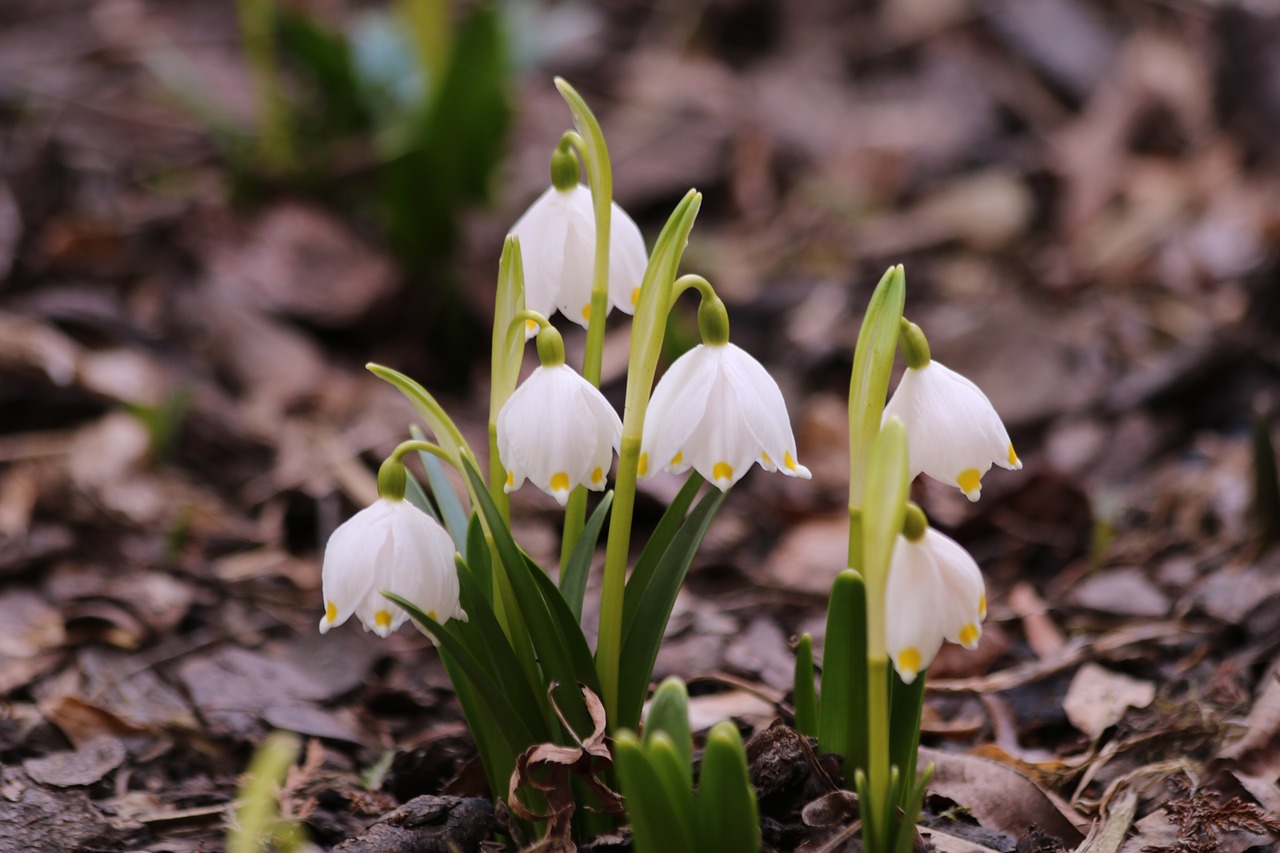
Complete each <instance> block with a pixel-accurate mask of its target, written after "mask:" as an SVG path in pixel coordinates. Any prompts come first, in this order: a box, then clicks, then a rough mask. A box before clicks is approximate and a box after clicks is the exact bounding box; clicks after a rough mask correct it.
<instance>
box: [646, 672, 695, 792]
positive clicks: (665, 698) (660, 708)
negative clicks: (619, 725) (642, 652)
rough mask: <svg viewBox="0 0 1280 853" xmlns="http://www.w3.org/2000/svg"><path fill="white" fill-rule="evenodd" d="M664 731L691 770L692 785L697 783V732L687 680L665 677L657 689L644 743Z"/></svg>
mask: <svg viewBox="0 0 1280 853" xmlns="http://www.w3.org/2000/svg"><path fill="white" fill-rule="evenodd" d="M658 732H662V733H664V734H666V735H667V737H669V738H670V739H671V743H672V745H674V746H675V748H676V749H677V750H678V751H679V753H680V764H681V766H683V767H685V768H686V769H687V770H688V775H689V779H688V784H689V786H690V787H692V786H693V732H692V731H691V730H690V728H689V691H688V689H687V688H686V687H685V686H684V682H683V681H681V680H680V679H678V678H676V677H674V676H672V677H671V678H667V679H664V680H663V682H662V683H661V684H659V685H658V689H657V690H655V691H654V692H653V701H651V702H650V703H649V715H648V716H647V717H645V721H644V741H643V742H644V745H645V746H646V747H648V745H649V743H650V741H652V740H653V737H654V735H656V734H657V733H658Z"/></svg>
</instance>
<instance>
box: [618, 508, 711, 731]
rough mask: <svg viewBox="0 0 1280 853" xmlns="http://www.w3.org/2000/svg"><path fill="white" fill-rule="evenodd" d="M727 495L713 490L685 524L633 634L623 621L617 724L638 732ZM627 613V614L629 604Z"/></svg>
mask: <svg viewBox="0 0 1280 853" xmlns="http://www.w3.org/2000/svg"><path fill="white" fill-rule="evenodd" d="M724 496H725V493H724V492H722V491H720V490H719V489H711V490H710V491H709V492H708V493H707V494H706V496H704V497H703V499H702V500H701V501H700V502H699V503H698V506H697V508H696V509H694V511H693V512H692V513H690V514H689V517H688V518H686V519H685V520H684V523H683V524H682V525H680V530H679V531H678V532H677V533H676V535H675V536H674V537H672V540H671V544H670V545H669V546H668V547H667V549H666V551H665V552H664V553H663V555H662V557H661V559H660V560H659V561H658V563H657V566H656V567H655V569H654V572H653V577H652V579H651V580H650V582H649V584H648V585H647V586H645V587H644V588H642V589H641V590H638V591H637V595H638V598H639V601H638V602H637V604H636V609H635V616H634V618H632V620H631V627H630V630H627V628H626V625H627V622H626V620H625V618H624V620H623V626H624V627H623V630H624V632H625V633H624V634H623V637H622V656H621V660H620V666H619V678H618V720H617V721H615V726H620V727H627V728H632V727H634V726H635V725H636V724H637V723H638V722H639V720H640V708H641V705H643V703H644V697H645V694H646V693H647V692H648V690H649V676H650V675H652V673H653V662H654V661H655V660H656V659H657V657H658V646H659V645H661V643H662V635H663V634H664V633H665V632H666V629H667V620H668V619H670V618H671V608H672V607H673V606H674V605H675V601H676V595H677V594H679V592H680V587H681V586H682V585H683V584H684V579H685V576H686V575H687V574H688V572H689V564H690V563H692V562H693V556H694V554H696V553H697V551H698V546H699V545H700V544H702V537H703V536H705V535H706V533H707V528H708V527H709V526H710V525H711V519H712V518H714V517H715V514H716V510H718V509H719V508H720V504H722V503H723V502H724ZM632 593H633V591H632V589H631V586H630V584H628V586H627V590H626V598H627V599H630V598H631V596H632ZM623 612H624V613H625V612H626V603H625V601H624V605H623Z"/></svg>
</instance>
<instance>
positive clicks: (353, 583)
mask: <svg viewBox="0 0 1280 853" xmlns="http://www.w3.org/2000/svg"><path fill="white" fill-rule="evenodd" d="M454 554H455V549H454V546H453V540H452V539H451V538H449V534H448V533H446V532H445V530H444V528H442V527H441V526H440V525H439V523H437V522H436V520H435V519H433V518H431V517H430V516H429V515H427V514H426V513H424V512H422V510H420V509H418V508H417V507H415V506H413V505H412V504H410V503H409V502H408V501H404V500H393V499H391V498H385V497H384V498H379V499H378V500H377V501H375V502H374V503H373V504H371V505H369V506H368V507H365V508H364V509H362V510H360V512H358V513H356V514H355V515H353V516H352V517H351V518H349V519H347V521H346V522H344V523H343V524H342V525H340V526H339V527H338V529H337V530H335V531H333V535H332V536H330V537H329V544H328V545H327V546H326V547H325V549H324V567H323V569H322V570H321V574H322V580H323V587H324V606H325V613H324V616H322V617H321V618H320V633H321V634H324V633H326V632H327V631H328V630H329V629H330V628H333V627H334V626H336V625H341V624H342V623H343V622H346V621H347V620H348V619H349V618H351V615H352V614H355V616H356V618H357V619H359V620H360V622H361V623H362V624H363V625H364V628H365V630H366V631H373V632H375V633H376V634H378V636H380V637H386V636H388V635H390V634H391V632H392V631H395V630H396V629H397V628H399V627H400V626H401V625H402V624H404V621H405V620H406V619H408V618H409V614H407V613H406V612H405V611H404V610H403V609H402V608H400V607H399V606H397V605H396V604H393V603H392V602H391V601H389V600H388V599H387V598H386V597H385V596H383V595H382V590H386V591H387V592H394V593H395V594H396V595H399V596H401V597H402V598H405V599H407V600H409V601H412V602H413V603H414V604H416V605H417V606H418V607H419V608H421V609H422V611H423V612H424V613H426V614H427V615H428V616H430V617H431V618H433V619H435V620H437V621H439V622H444V621H445V620H448V619H466V618H467V617H466V614H465V613H464V612H463V611H462V607H461V605H460V604H459V603H458V570H457V566H456V565H455V564H454Z"/></svg>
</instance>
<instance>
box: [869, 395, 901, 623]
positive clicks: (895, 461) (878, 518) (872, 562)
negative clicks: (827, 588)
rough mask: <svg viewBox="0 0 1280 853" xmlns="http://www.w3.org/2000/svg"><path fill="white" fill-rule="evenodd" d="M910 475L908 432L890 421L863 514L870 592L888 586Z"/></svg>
mask: <svg viewBox="0 0 1280 853" xmlns="http://www.w3.org/2000/svg"><path fill="white" fill-rule="evenodd" d="M907 475H908V469H907V431H906V429H905V428H904V427H903V426H902V422H901V421H899V420H898V419H897V418H890V419H889V422H888V423H886V424H885V425H884V428H883V429H881V430H880V434H879V435H878V436H876V440H875V443H874V444H873V445H872V453H871V465H870V467H869V469H868V470H867V495H868V496H869V497H870V498H872V499H871V500H869V501H868V503H867V506H866V507H865V508H864V509H863V512H862V534H863V546H862V547H863V555H864V557H865V559H866V565H865V566H864V567H863V574H864V576H865V577H867V579H868V580H867V587H868V588H869V589H870V588H871V587H872V580H873V579H880V582H881V583H884V579H886V578H887V577H888V574H889V557H890V556H891V555H892V554H893V546H894V544H895V543H896V542H897V541H898V535H899V534H900V533H901V532H902V522H903V519H904V518H905V517H906V513H907V494H908V491H909V489H910V488H911V480H910V478H909V477H908V476H907ZM882 591H883V587H882ZM873 606H874V602H873ZM873 627H874V626H873Z"/></svg>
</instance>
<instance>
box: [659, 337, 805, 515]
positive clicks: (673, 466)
mask: <svg viewBox="0 0 1280 853" xmlns="http://www.w3.org/2000/svg"><path fill="white" fill-rule="evenodd" d="M756 462H758V463H760V467H762V468H764V469H765V470H766V471H781V472H782V473H783V474H786V475H787V476H789V477H803V478H804V479H806V480H807V479H808V478H809V477H810V476H811V474H810V473H809V469H808V468H806V467H804V466H803V465H801V464H800V463H799V462H797V461H796V440H795V437H794V436H793V435H792V433H791V422H790V420H789V419H788V418H787V404H786V401H784V400H783V399H782V391H781V390H779V388H778V383H777V382H774V381H773V377H772V376H770V375H769V373H768V371H766V370H765V369H764V367H763V366H762V365H761V364H760V362H758V361H756V360H755V359H754V358H752V357H751V356H750V355H748V354H747V353H746V352H745V351H744V350H742V349H740V348H739V347H736V346H734V345H733V344H731V343H724V344H699V345H698V346H696V347H694V348H693V349H691V350H689V351H688V352H686V353H685V354H684V355H682V356H680V358H678V359H676V361H675V363H674V364H672V365H671V367H669V368H668V369H667V372H666V373H665V374H663V376H662V379H661V380H660V381H659V382H658V387H657V388H655V389H654V391H653V396H652V397H651V398H650V400H649V407H648V409H647V410H646V414H645V421H644V434H643V436H642V437H641V441H640V464H639V474H640V476H642V477H649V476H653V474H655V473H656V472H657V471H658V470H664V471H669V472H671V473H674V474H680V473H683V472H684V471H687V470H689V469H690V468H693V469H695V470H696V471H697V472H698V473H699V474H701V475H702V476H703V477H705V478H706V479H707V480H709V481H711V482H712V483H714V484H715V485H716V486H718V487H719V488H720V489H721V490H725V489H728V488H729V487H730V486H732V485H733V484H734V483H736V482H738V480H740V479H741V478H742V476H743V475H744V474H746V473H747V470H748V469H749V468H750V467H751V465H752V463H756Z"/></svg>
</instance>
